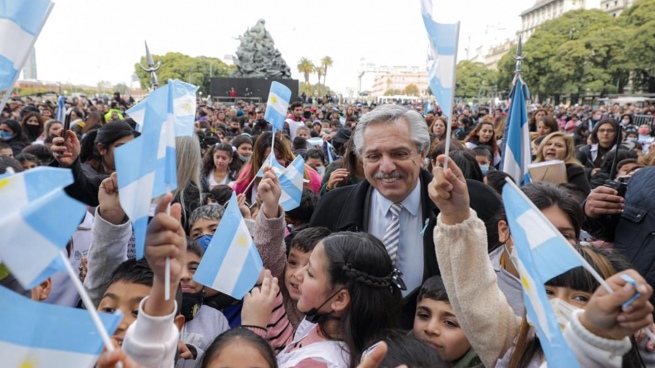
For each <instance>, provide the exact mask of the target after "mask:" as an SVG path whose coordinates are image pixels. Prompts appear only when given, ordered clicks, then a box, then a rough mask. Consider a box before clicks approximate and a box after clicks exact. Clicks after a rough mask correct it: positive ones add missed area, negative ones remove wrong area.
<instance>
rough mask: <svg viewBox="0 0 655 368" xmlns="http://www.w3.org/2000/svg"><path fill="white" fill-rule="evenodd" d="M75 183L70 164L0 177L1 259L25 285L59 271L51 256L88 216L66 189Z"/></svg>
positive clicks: (57, 253) (64, 244)
mask: <svg viewBox="0 0 655 368" xmlns="http://www.w3.org/2000/svg"><path fill="white" fill-rule="evenodd" d="M72 182H73V175H72V172H71V171H70V169H61V168H54V167H38V168H35V169H33V170H29V171H25V172H22V173H18V174H6V175H2V176H0V203H2V204H3V208H6V210H5V211H4V212H1V213H0V228H1V229H5V231H4V232H3V237H2V238H1V239H0V260H2V262H3V263H4V264H5V265H6V266H7V267H8V268H9V269H10V270H11V271H12V273H13V274H14V277H16V279H17V280H18V281H19V283H20V284H21V285H22V286H23V287H25V288H27V289H29V288H31V287H33V286H35V285H37V284H39V283H40V282H41V281H43V280H44V279H45V278H47V277H48V276H50V275H52V274H53V273H54V272H56V271H57V268H56V267H54V266H56V262H54V263H53V260H54V259H56V258H58V257H59V252H60V251H61V249H63V248H64V247H65V246H66V244H67V243H68V239H69V238H70V237H71V235H72V234H73V232H75V229H76V228H77V225H78V224H79V222H80V220H81V219H82V217H83V216H84V210H85V206H84V205H83V204H82V203H79V202H77V201H75V200H73V199H72V198H70V197H68V196H67V195H66V193H64V191H63V188H64V187H65V186H67V185H69V184H71V183H72ZM16 244H21V246H20V247H17V246H16ZM26 255H30V256H29V257H26Z"/></svg>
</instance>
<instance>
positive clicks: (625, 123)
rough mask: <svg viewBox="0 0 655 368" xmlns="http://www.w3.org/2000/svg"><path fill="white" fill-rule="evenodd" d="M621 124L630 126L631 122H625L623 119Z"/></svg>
mask: <svg viewBox="0 0 655 368" xmlns="http://www.w3.org/2000/svg"><path fill="white" fill-rule="evenodd" d="M621 123H622V124H623V125H628V124H629V123H630V120H625V119H623V120H621Z"/></svg>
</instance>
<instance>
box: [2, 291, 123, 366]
mask: <svg viewBox="0 0 655 368" xmlns="http://www.w3.org/2000/svg"><path fill="white" fill-rule="evenodd" d="M0 310H1V311H2V313H0V326H2V328H0V357H2V366H3V367H21V368H22V367H38V368H48V367H52V368H55V367H57V368H58V367H80V368H91V367H93V366H95V363H96V361H97V359H98V356H99V355H100V353H101V352H102V348H103V341H102V338H101V337H100V334H99V333H98V330H97V329H96V326H95V325H94V324H93V322H92V320H91V316H90V315H89V313H87V312H86V311H85V310H83V309H76V308H69V307H62V306H59V305H54V304H48V303H43V302H41V303H40V302H35V301H32V300H30V299H28V298H25V297H24V296H22V295H19V294H17V293H14V292H12V291H10V290H9V289H6V288H4V287H2V286H0ZM99 316H100V320H101V321H102V323H103V325H104V326H105V328H106V329H107V332H108V333H109V335H111V334H113V333H114V331H115V330H116V327H117V326H118V323H119V322H120V321H121V318H122V315H120V314H116V315H112V314H106V313H99Z"/></svg>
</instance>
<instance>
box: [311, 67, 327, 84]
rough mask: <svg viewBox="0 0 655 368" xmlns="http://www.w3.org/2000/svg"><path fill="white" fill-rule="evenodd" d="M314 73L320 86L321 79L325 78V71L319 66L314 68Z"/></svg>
mask: <svg viewBox="0 0 655 368" xmlns="http://www.w3.org/2000/svg"><path fill="white" fill-rule="evenodd" d="M314 73H316V77H317V78H318V84H321V77H324V78H325V69H323V67H320V66H314Z"/></svg>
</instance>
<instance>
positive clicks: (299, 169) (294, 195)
mask: <svg viewBox="0 0 655 368" xmlns="http://www.w3.org/2000/svg"><path fill="white" fill-rule="evenodd" d="M304 174H305V160H303V159H302V157H301V156H296V159H295V160H293V162H291V164H290V165H289V166H288V167H287V168H286V169H284V171H283V172H282V174H281V175H279V179H280V187H281V189H282V195H281V196H280V205H281V206H282V208H283V209H284V210H285V211H291V210H292V209H294V208H296V207H298V206H300V201H301V199H302V187H303V183H304Z"/></svg>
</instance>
